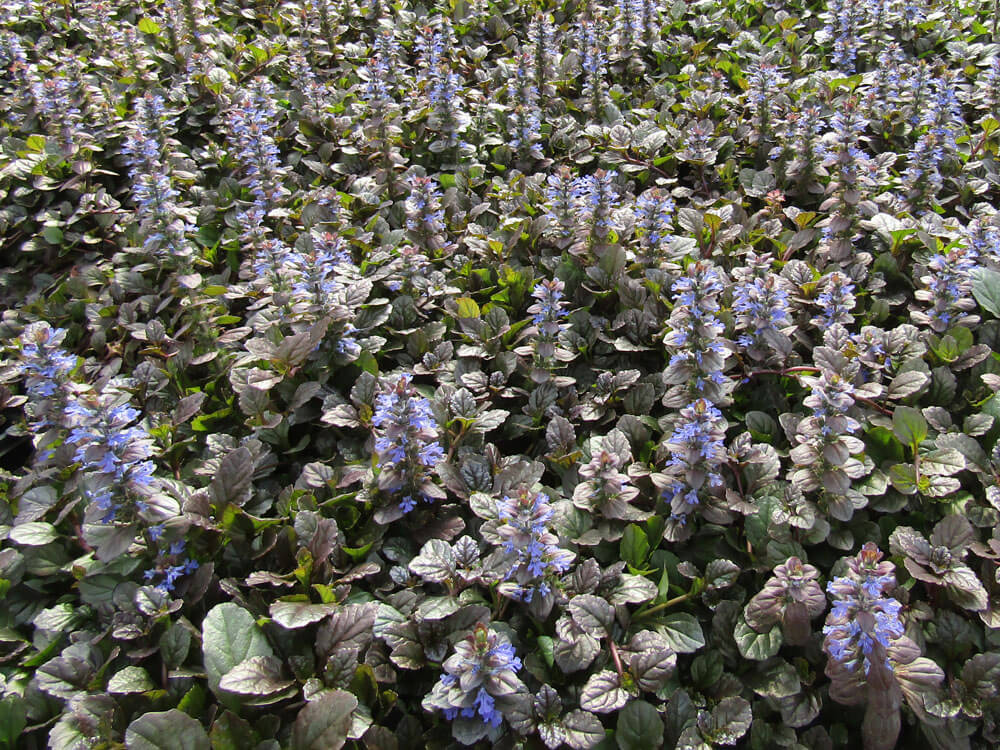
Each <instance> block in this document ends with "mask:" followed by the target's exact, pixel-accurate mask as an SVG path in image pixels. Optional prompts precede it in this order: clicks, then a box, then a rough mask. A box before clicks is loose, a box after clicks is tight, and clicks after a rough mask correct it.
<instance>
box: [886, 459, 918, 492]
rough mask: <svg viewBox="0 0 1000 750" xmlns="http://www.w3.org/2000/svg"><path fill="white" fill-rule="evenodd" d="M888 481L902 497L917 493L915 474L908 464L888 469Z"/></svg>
mask: <svg viewBox="0 0 1000 750" xmlns="http://www.w3.org/2000/svg"><path fill="white" fill-rule="evenodd" d="M889 481H890V482H891V483H892V486H893V487H895V488H896V490H898V491H899V492H902V493H903V494H904V495H913V494H915V493H916V491H917V474H916V472H915V471H914V470H913V466H911V465H910V464H895V465H894V466H893V467H892V468H891V469H889Z"/></svg>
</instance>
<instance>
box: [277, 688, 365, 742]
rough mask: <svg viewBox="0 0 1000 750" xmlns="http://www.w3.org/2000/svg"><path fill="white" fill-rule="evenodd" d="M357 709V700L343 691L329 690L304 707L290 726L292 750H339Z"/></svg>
mask: <svg viewBox="0 0 1000 750" xmlns="http://www.w3.org/2000/svg"><path fill="white" fill-rule="evenodd" d="M357 707H358V699H357V698H355V697H354V696H353V695H351V694H350V693H348V692H345V691H343V690H331V691H329V692H326V693H324V694H323V696H322V697H321V698H319V699H318V700H315V701H312V702H311V703H308V704H306V706H305V707H304V708H303V709H302V710H301V711H299V715H298V716H297V717H296V718H295V723H294V724H293V725H292V742H291V748H292V750H339V748H341V747H343V746H344V743H346V742H347V734H348V732H349V731H350V729H351V713H352V712H353V711H354V709H356V708H357Z"/></svg>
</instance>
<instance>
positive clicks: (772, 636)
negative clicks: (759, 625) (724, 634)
mask: <svg viewBox="0 0 1000 750" xmlns="http://www.w3.org/2000/svg"><path fill="white" fill-rule="evenodd" d="M733 638H734V639H736V647H737V648H738V649H739V650H740V655H741V656H742V657H743V658H744V659H753V660H754V661H764V660H765V659H770V658H771V657H772V656H774V655H775V654H776V653H778V649H780V648H781V643H782V641H783V638H782V634H781V628H779V627H777V626H775V627H772V628H771V629H770V630H768V631H767V632H766V633H758V632H757V631H756V630H754V629H753V628H751V627H750V626H749V625H747V623H746V620H744V619H743V618H742V617H741V618H740V621H739V622H737V623H736V627H735V628H734V629H733Z"/></svg>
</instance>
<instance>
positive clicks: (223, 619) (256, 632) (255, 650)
mask: <svg viewBox="0 0 1000 750" xmlns="http://www.w3.org/2000/svg"><path fill="white" fill-rule="evenodd" d="M202 651H203V652H204V655H205V672H206V673H207V675H208V686H209V687H210V688H211V689H212V691H213V692H214V693H215V694H216V695H217V696H219V699H220V701H222V702H223V703H226V704H227V705H228V704H229V703H234V702H235V705H236V707H238V706H239V701H238V700H236V701H234V698H235V696H232V695H227V694H225V693H220V689H219V681H220V680H221V679H222V678H223V677H224V676H225V675H226V674H227V673H228V672H229V671H230V670H232V669H233V668H234V667H236V666H237V665H238V664H241V663H243V662H244V661H246V660H247V659H249V658H250V657H252V656H273V655H274V652H273V651H272V650H271V645H270V644H269V643H268V642H267V638H265V637H264V633H263V632H262V631H261V630H260V628H258V627H257V623H256V622H254V619H253V616H252V615H251V614H250V613H249V612H247V611H246V610H245V609H243V608H242V607H240V606H239V605H238V604H233V603H232V602H225V603H224V604H218V605H216V606H215V607H213V608H212V609H211V611H209V613H208V615H206V617H205V622H204V624H203V625H202Z"/></svg>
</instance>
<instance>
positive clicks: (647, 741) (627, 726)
mask: <svg viewBox="0 0 1000 750" xmlns="http://www.w3.org/2000/svg"><path fill="white" fill-rule="evenodd" d="M615 742H617V743H618V747H619V748H621V750H648V749H649V748H652V747H659V746H660V745H661V743H662V742H663V719H662V718H661V717H660V714H659V712H658V711H657V710H656V709H655V708H653V706H651V705H650V704H649V703H646V701H632V702H631V703H629V704H628V705H627V706H625V708H623V709H622V710H621V712H620V713H619V714H618V728H617V729H615Z"/></svg>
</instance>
